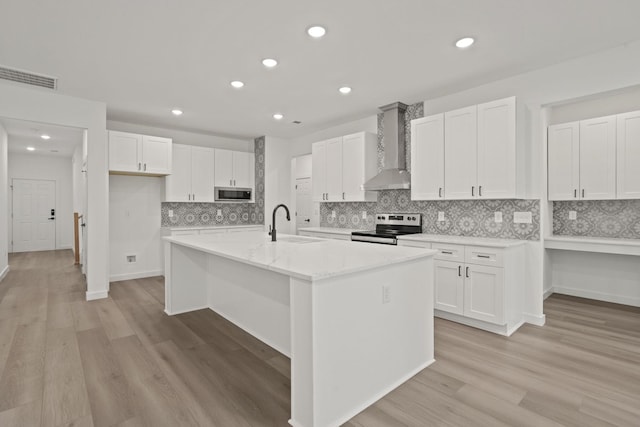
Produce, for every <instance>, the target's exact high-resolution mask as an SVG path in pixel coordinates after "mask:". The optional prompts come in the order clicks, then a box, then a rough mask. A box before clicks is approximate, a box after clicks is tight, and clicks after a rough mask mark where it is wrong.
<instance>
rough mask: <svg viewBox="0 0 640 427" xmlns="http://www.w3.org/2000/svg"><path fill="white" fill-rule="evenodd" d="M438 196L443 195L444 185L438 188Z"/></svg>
mask: <svg viewBox="0 0 640 427" xmlns="http://www.w3.org/2000/svg"><path fill="white" fill-rule="evenodd" d="M438 197H442V187H440V188H438Z"/></svg>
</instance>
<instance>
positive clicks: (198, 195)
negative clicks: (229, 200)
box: [174, 147, 215, 202]
mask: <svg viewBox="0 0 640 427" xmlns="http://www.w3.org/2000/svg"><path fill="white" fill-rule="evenodd" d="M214 153H215V150H214V149H213V148H206V147H191V165H190V166H191V167H190V169H191V200H192V201H196V202H214V201H215V192H214V189H213V187H214V185H215V182H214V177H215V167H214V165H215V154H214ZM174 169H175V167H174Z"/></svg>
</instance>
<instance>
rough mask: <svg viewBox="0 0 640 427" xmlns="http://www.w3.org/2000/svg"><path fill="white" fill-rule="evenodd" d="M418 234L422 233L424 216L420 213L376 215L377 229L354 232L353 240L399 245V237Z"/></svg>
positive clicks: (352, 234)
mask: <svg viewBox="0 0 640 427" xmlns="http://www.w3.org/2000/svg"><path fill="white" fill-rule="evenodd" d="M416 233H422V216H421V215H420V214H418V213H410V214H404V213H403V214H376V229H375V230H371V231H354V232H353V233H351V240H353V241H356V242H369V243H383V244H387V245H397V244H398V240H397V239H396V237H397V236H401V235H404V234H416Z"/></svg>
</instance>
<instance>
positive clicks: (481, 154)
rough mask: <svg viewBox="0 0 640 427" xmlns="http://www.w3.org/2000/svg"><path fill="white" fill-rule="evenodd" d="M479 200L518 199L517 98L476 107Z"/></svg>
mask: <svg viewBox="0 0 640 427" xmlns="http://www.w3.org/2000/svg"><path fill="white" fill-rule="evenodd" d="M477 154H478V193H477V195H478V197H482V198H485V199H506V198H513V197H516V196H521V194H519V189H518V187H517V184H519V182H518V179H517V172H518V171H517V170H516V165H517V158H516V155H517V154H518V153H517V152H516V98H515V97H510V98H506V99H500V100H497V101H493V102H487V103H484V104H479V105H478V153H477Z"/></svg>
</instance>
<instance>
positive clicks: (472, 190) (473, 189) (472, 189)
mask: <svg viewBox="0 0 640 427" xmlns="http://www.w3.org/2000/svg"><path fill="white" fill-rule="evenodd" d="M475 189H476V187H475V186H473V185H472V186H471V196H472V197H473V196H474V195H475V194H473V193H475Z"/></svg>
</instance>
